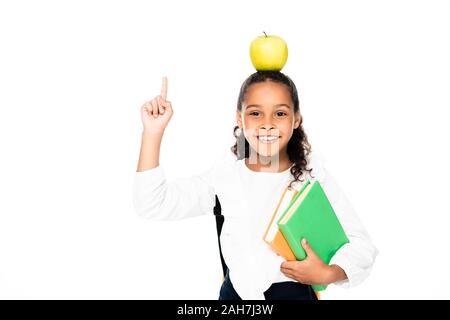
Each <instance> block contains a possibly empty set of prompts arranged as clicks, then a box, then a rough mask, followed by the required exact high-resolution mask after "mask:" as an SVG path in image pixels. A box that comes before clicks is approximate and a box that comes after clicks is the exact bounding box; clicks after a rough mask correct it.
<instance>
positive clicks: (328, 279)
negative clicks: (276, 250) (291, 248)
mask: <svg viewBox="0 0 450 320" xmlns="http://www.w3.org/2000/svg"><path fill="white" fill-rule="evenodd" d="M301 244H302V247H303V249H304V250H305V252H306V255H307V258H306V259H304V260H302V261H285V262H283V263H282V264H281V268H280V270H281V272H283V274H284V275H286V276H287V277H289V278H292V279H294V280H296V281H299V282H301V283H304V284H309V285H318V284H322V285H328V284H330V283H333V282H335V281H340V280H345V279H346V278H347V276H346V274H345V272H344V270H342V268H341V267H339V266H337V265H331V266H329V265H328V264H326V263H324V262H323V261H322V259H321V258H320V257H319V256H318V255H317V254H316V253H315V252H314V250H313V249H312V248H311V246H310V245H309V243H308V242H307V241H306V239H305V238H304V239H303V240H302V242H301Z"/></svg>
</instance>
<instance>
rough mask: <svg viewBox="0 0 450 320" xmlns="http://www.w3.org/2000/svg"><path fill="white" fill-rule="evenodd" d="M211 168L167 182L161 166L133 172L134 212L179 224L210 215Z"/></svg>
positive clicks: (213, 196)
mask: <svg viewBox="0 0 450 320" xmlns="http://www.w3.org/2000/svg"><path fill="white" fill-rule="evenodd" d="M213 171H214V166H213V167H211V168H210V169H208V170H206V171H204V172H203V173H201V174H196V175H193V176H191V177H188V178H176V179H173V180H171V181H168V180H167V178H166V174H165V172H164V168H163V167H161V165H159V166H157V167H155V168H152V169H148V170H145V171H141V172H136V173H135V176H134V185H133V204H134V210H135V212H136V213H137V214H138V215H139V216H141V217H144V218H147V219H153V220H179V219H184V218H189V217H194V216H199V215H202V214H206V213H210V212H212V211H213V208H214V206H215V192H214V187H213V185H212V174H213Z"/></svg>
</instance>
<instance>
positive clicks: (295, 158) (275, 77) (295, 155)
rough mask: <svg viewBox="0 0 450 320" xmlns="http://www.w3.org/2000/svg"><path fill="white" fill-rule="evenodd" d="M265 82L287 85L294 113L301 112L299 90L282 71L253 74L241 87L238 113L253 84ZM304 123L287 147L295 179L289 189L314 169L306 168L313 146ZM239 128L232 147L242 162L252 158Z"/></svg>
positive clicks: (234, 132) (295, 131) (296, 130)
mask: <svg viewBox="0 0 450 320" xmlns="http://www.w3.org/2000/svg"><path fill="white" fill-rule="evenodd" d="M264 81H274V82H277V83H282V84H284V85H286V86H287V88H288V90H289V93H290V95H291V99H292V103H293V104H294V112H300V107H299V105H300V102H299V99H298V93H297V88H296V86H295V84H294V82H293V81H292V80H291V78H289V77H288V76H287V75H285V74H284V73H282V72H280V71H257V72H255V73H253V74H251V75H250V76H249V77H248V78H247V79H246V80H245V81H244V83H243V84H242V86H241V90H240V92H239V97H238V101H237V110H238V111H242V103H243V101H244V98H245V94H246V93H247V90H248V88H249V87H250V86H251V85H252V84H255V83H258V82H264ZM302 122H303V117H301V120H300V125H299V126H298V128H296V129H294V131H293V133H292V137H291V139H290V140H289V142H288V146H287V153H288V156H289V160H290V161H291V162H292V163H293V165H292V167H291V170H290V172H291V174H292V176H293V177H294V179H293V180H292V181H291V182H290V184H289V187H292V183H294V182H295V181H299V180H300V181H302V182H303V181H304V179H300V177H301V176H302V174H303V172H304V171H308V172H309V173H311V171H312V169H307V168H306V166H307V164H308V162H307V156H308V155H309V154H310V153H311V145H310V144H309V142H308V138H307V136H306V134H305V131H304V130H303V127H302ZM238 128H239V126H235V127H234V129H233V135H234V137H235V138H236V143H235V144H234V146H232V147H231V151H232V152H233V153H234V154H235V155H236V157H237V159H238V160H241V159H243V158H248V157H249V156H250V145H249V143H248V141H247V139H246V138H245V136H244V132H243V130H240V133H239V134H236V130H237V129H238ZM238 146H239V147H238Z"/></svg>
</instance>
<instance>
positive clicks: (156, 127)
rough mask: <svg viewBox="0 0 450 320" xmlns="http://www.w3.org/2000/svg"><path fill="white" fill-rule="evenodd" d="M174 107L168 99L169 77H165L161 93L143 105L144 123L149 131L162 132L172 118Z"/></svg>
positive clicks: (145, 128)
mask: <svg viewBox="0 0 450 320" xmlns="http://www.w3.org/2000/svg"><path fill="white" fill-rule="evenodd" d="M172 115H173V109H172V104H171V103H170V101H167V78H166V77H163V81H162V87H161V94H160V95H158V96H156V97H155V98H153V99H152V100H150V101H148V102H146V103H144V104H143V105H142V107H141V117H142V124H143V125H144V131H145V132H148V133H162V132H163V131H164V129H165V128H166V127H167V124H168V123H169V121H170V118H172Z"/></svg>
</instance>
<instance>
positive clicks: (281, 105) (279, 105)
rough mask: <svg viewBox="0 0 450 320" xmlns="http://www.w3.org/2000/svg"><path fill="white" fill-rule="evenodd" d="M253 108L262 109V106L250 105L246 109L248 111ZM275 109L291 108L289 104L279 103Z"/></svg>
mask: <svg viewBox="0 0 450 320" xmlns="http://www.w3.org/2000/svg"><path fill="white" fill-rule="evenodd" d="M251 107H254V108H261V107H262V106H261V105H259V104H250V105H248V106H247V107H246V109H248V108H251ZM274 107H286V108H288V109H290V108H291V107H290V106H289V105H288V104H285V103H279V104H276V105H274Z"/></svg>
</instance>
